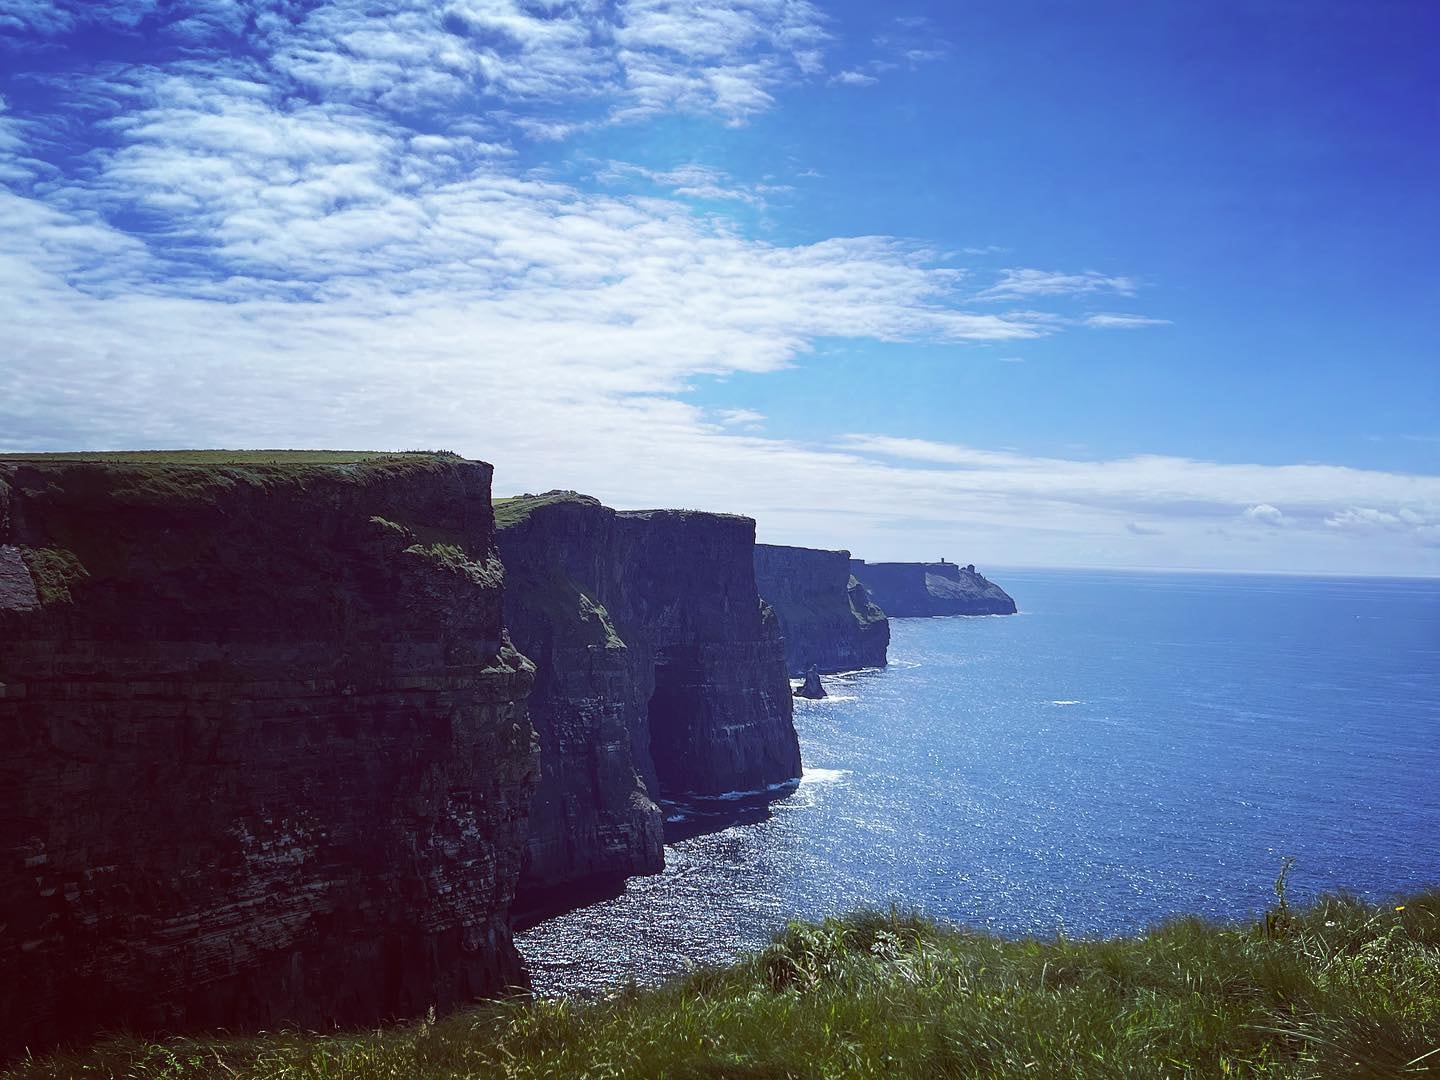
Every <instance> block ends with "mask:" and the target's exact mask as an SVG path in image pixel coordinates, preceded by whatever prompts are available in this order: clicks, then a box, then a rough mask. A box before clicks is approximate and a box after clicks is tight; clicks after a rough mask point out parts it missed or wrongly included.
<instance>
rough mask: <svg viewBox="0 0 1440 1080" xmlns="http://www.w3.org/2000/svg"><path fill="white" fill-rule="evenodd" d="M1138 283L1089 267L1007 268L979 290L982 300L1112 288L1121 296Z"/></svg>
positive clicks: (1128, 292) (1130, 290)
mask: <svg viewBox="0 0 1440 1080" xmlns="http://www.w3.org/2000/svg"><path fill="white" fill-rule="evenodd" d="M1137 287H1138V283H1137V282H1136V281H1135V279H1134V278H1129V277H1119V276H1107V275H1105V274H1100V273H1096V272H1095V271H1093V270H1086V271H1084V272H1083V273H1079V274H1065V273H1058V272H1055V271H1049V270H1027V269H1007V270H1002V271H1001V272H1000V280H999V281H997V282H996V283H995V284H994V285H992V286H990V287H989V288H988V289H985V290H984V291H983V292H981V293H979V294H978V296H977V298H978V299H982V300H1022V299H1030V298H1032V297H1037V296H1075V295H1081V294H1085V293H1095V292H1113V293H1118V294H1120V295H1122V296H1129V295H1131V294H1133V293H1134V292H1135V290H1136V288H1137Z"/></svg>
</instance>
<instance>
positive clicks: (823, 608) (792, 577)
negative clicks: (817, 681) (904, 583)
mask: <svg viewBox="0 0 1440 1080" xmlns="http://www.w3.org/2000/svg"><path fill="white" fill-rule="evenodd" d="M755 581H756V584H757V585H758V586H759V589H760V595H761V596H763V597H764V598H765V600H766V601H767V602H768V603H769V604H770V605H771V607H773V608H774V609H775V616H776V618H777V619H779V621H780V633H781V635H782V636H783V637H784V639H785V660H786V663H787V664H788V665H789V668H790V673H791V674H792V675H795V676H797V677H798V676H801V675H804V674H805V672H806V671H808V670H809V669H810V668H811V667H815V668H818V669H819V670H820V671H821V672H824V673H826V674H834V673H835V672H837V671H854V670H856V669H858V668H865V667H884V666H885V654H886V649H887V647H888V646H889V644H890V624H889V622H888V621H887V620H886V618H885V612H884V611H882V610H881V609H880V608H879V607H877V606H876V605H875V603H874V602H873V601H872V600H871V598H870V595H869V593H868V592H867V591H866V589H865V586H863V585H861V584H860V582H859V581H857V580H856V579H855V578H854V577H852V576H851V574H850V553H849V552H848V551H819V550H816V549H814V548H802V547H783V546H779V545H774V544H757V545H755Z"/></svg>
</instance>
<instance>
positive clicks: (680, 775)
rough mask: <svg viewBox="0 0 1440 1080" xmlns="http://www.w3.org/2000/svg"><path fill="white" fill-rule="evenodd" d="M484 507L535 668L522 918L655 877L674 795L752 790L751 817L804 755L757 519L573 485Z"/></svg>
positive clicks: (714, 798)
mask: <svg viewBox="0 0 1440 1080" xmlns="http://www.w3.org/2000/svg"><path fill="white" fill-rule="evenodd" d="M496 520H497V524H498V526H499V543H500V547H501V551H502V554H503V558H504V562H505V566H506V572H507V575H508V580H507V588H506V614H507V621H508V625H509V627H510V630H511V633H512V634H513V635H514V637H515V640H516V641H517V643H520V647H521V648H522V649H523V650H526V651H527V655H530V656H531V657H532V658H533V659H534V660H535V663H536V665H537V678H536V685H535V689H534V692H533V694H532V697H531V702H530V708H531V716H532V719H533V722H534V724H535V729H536V733H537V737H538V741H539V746H540V767H539V783H538V786H537V789H536V793H535V796H534V799H533V801H532V803H531V817H530V831H529V837H528V840H527V843H526V851H525V861H524V867H523V870H522V873H521V881H520V887H519V891H518V894H517V898H516V907H515V914H516V919H517V921H518V922H519V923H520V924H522V925H524V924H527V923H532V922H534V921H536V920H537V919H539V918H543V917H544V916H546V915H547V914H552V913H555V912H558V911H562V910H566V909H569V908H573V907H576V906H579V905H580V904H583V903H586V902H589V901H591V900H594V899H598V898H600V897H603V896H605V895H607V894H613V893H615V892H617V891H618V890H619V889H621V888H623V884H624V881H625V879H626V878H628V877H631V876H634V875H637V874H653V873H657V872H659V871H660V870H661V869H662V868H663V865H664V843H665V839H666V830H667V826H666V818H667V817H676V816H677V814H676V813H675V812H674V811H672V810H670V809H668V808H669V806H670V805H671V804H675V803H677V802H688V801H691V800H697V799H698V800H700V801H702V802H706V803H709V802H714V803H717V804H718V805H721V806H727V807H729V806H734V804H735V803H736V802H738V801H740V800H737V799H735V798H734V797H733V796H732V793H734V792H755V793H757V794H756V795H755V796H754V797H753V799H751V798H747V799H746V800H744V802H745V805H744V806H734V809H735V810H736V811H737V812H738V813H742V814H751V813H754V812H755V810H756V803H757V802H758V801H760V800H762V799H765V798H773V797H775V796H776V795H778V794H783V785H784V784H786V783H787V782H790V781H793V780H794V779H795V778H797V777H798V776H799V775H800V752H799V743H798V740H797V738H796V736H795V729H794V725H793V722H792V716H791V712H792V701H791V696H790V687H789V681H788V678H787V673H786V664H785V658H784V647H783V643H782V641H781V637H780V632H779V626H778V623H777V621H776V619H775V616H774V614H773V612H772V611H771V610H770V609H769V607H768V605H765V604H764V603H763V602H762V601H761V599H760V596H759V593H758V591H757V589H756V586H755V574H754V566H753V550H754V529H755V526H754V522H753V521H751V520H750V519H748V518H742V517H735V516H732V515H724V514H706V513H698V512H693V511H673V510H656V511H635V512H617V511H615V510H612V509H610V508H609V507H605V506H603V505H601V504H600V503H599V502H598V501H597V500H595V499H593V498H589V497H588V496H583V495H578V494H576V493H574V492H548V493H546V494H544V495H526V496H520V497H517V498H514V499H507V500H500V501H499V502H497V504H496ZM662 802H664V803H665V804H666V807H667V809H665V810H662ZM706 820H708V821H710V822H711V825H712V827H715V828H723V827H725V825H726V824H728V823H733V822H734V821H735V820H737V817H736V815H735V814H732V815H730V816H729V817H728V819H727V820H726V821H724V822H722V821H720V820H718V819H717V818H715V817H714V816H709V817H707V818H706Z"/></svg>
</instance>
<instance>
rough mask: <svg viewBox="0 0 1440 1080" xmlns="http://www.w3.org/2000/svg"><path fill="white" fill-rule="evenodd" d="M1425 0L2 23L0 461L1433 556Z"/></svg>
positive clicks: (934, 541) (985, 560)
mask: <svg viewBox="0 0 1440 1080" xmlns="http://www.w3.org/2000/svg"><path fill="white" fill-rule="evenodd" d="M1436 40H1440V5H1437V4H1435V3H1434V2H1433V0H1382V2H1376V0H1354V2H1343V3H1342V2H1332V0H1294V2H1291V0H1234V2H1230V3H1224V4H1196V3H1192V2H1189V0H1185V2H1180V0H1173V2H1165V0H1156V2H1154V3H1146V4H1135V3H1132V2H1129V0H1124V2H1119V0H1085V2H1080V0H1073V2H1072V0H1045V2H1039V0H984V2H982V0H974V2H967V0H953V2H948V3H928V4H927V3H907V2H904V0H901V2H898V3H894V4H890V3H887V4H874V3H869V2H859V0H845V2H835V3H825V2H821V0H736V2H730V3H721V2H715V0H0V449H8V450H62V449H64V450H71V449H129V448H147V447H162V448H163V447H226V448H263V447H332V448H345V449H370V448H376V449H429V448H445V449H453V450H456V451H458V452H460V453H463V454H465V455H467V456H471V457H477V458H481V459H484V460H486V461H489V462H492V463H493V464H494V465H495V467H496V478H495V486H496V491H497V493H501V494H504V493H516V492H521V491H543V490H548V489H551V488H573V489H577V490H581V491H585V492H588V493H590V494H594V495H596V496H598V497H600V498H602V499H604V500H605V501H607V502H608V503H610V504H611V505H614V506H617V507H622V508H635V507H651V506H684V507H693V508H701V509H710V510H721V511H729V512H738V513H745V514H749V515H751V516H753V517H755V518H756V519H757V521H758V532H759V537H760V539H761V540H763V541H769V542H775V543H796V544H806V545H810V546H816V547H830V548H835V547H844V548H848V549H850V550H851V551H853V552H854V553H855V554H856V555H857V556H860V557H864V558H870V559H935V558H939V557H942V556H944V557H947V558H950V559H951V560H953V561H959V562H962V563H964V562H976V563H979V564H981V566H982V569H983V568H984V567H985V566H987V565H988V566H994V565H1001V566H1005V565H1010V566H1020V565H1038V566H1102V567H1145V568H1157V569H1158V568H1186V569H1223V570H1254V571H1281V572H1297V573H1339V574H1392V575H1437V574H1440V420H1437V417H1440V256H1437V251H1440V212H1437V211H1440V196H1437V191H1440V138H1437V137H1436V133H1437V132H1440V68H1437V67H1436V65H1435V64H1434V63H1433V50H1434V43H1435V41H1436Z"/></svg>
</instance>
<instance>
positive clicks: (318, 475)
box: [0, 450, 464, 507]
mask: <svg viewBox="0 0 1440 1080" xmlns="http://www.w3.org/2000/svg"><path fill="white" fill-rule="evenodd" d="M462 460H464V459H462V458H461V457H459V456H458V455H457V454H453V453H450V452H449V451H443V450H440V451H430V450H419V451H400V452H394V453H390V452H381V451H355V450H134V451H129V450H126V451H114V452H104V453H66V454H0V466H3V465H18V466H32V467H39V468H43V469H45V470H46V475H47V479H48V480H49V487H48V489H47V490H46V491H45V492H44V497H45V498H46V499H47V500H49V501H51V502H55V501H56V500H59V501H65V502H73V503H76V504H78V505H81V506H85V505H89V506H92V507H95V506H99V505H100V504H101V503H102V502H105V503H120V504H138V505H164V504H166V503H173V504H188V505H196V504H206V503H215V502H216V501H217V500H220V499H223V498H224V497H225V496H226V495H227V494H228V493H229V492H231V491H232V490H234V489H236V488H239V487H248V488H258V489H269V488H277V487H287V486H288V487H300V488H303V487H305V486H307V485H310V484H312V483H337V482H338V483H344V484H366V483H372V482H375V481H379V480H385V479H401V478H405V477H410V476H415V475H419V474H422V473H426V472H432V471H437V470H443V469H446V468H449V467H451V466H453V465H454V464H455V463H457V462H460V461H462Z"/></svg>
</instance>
